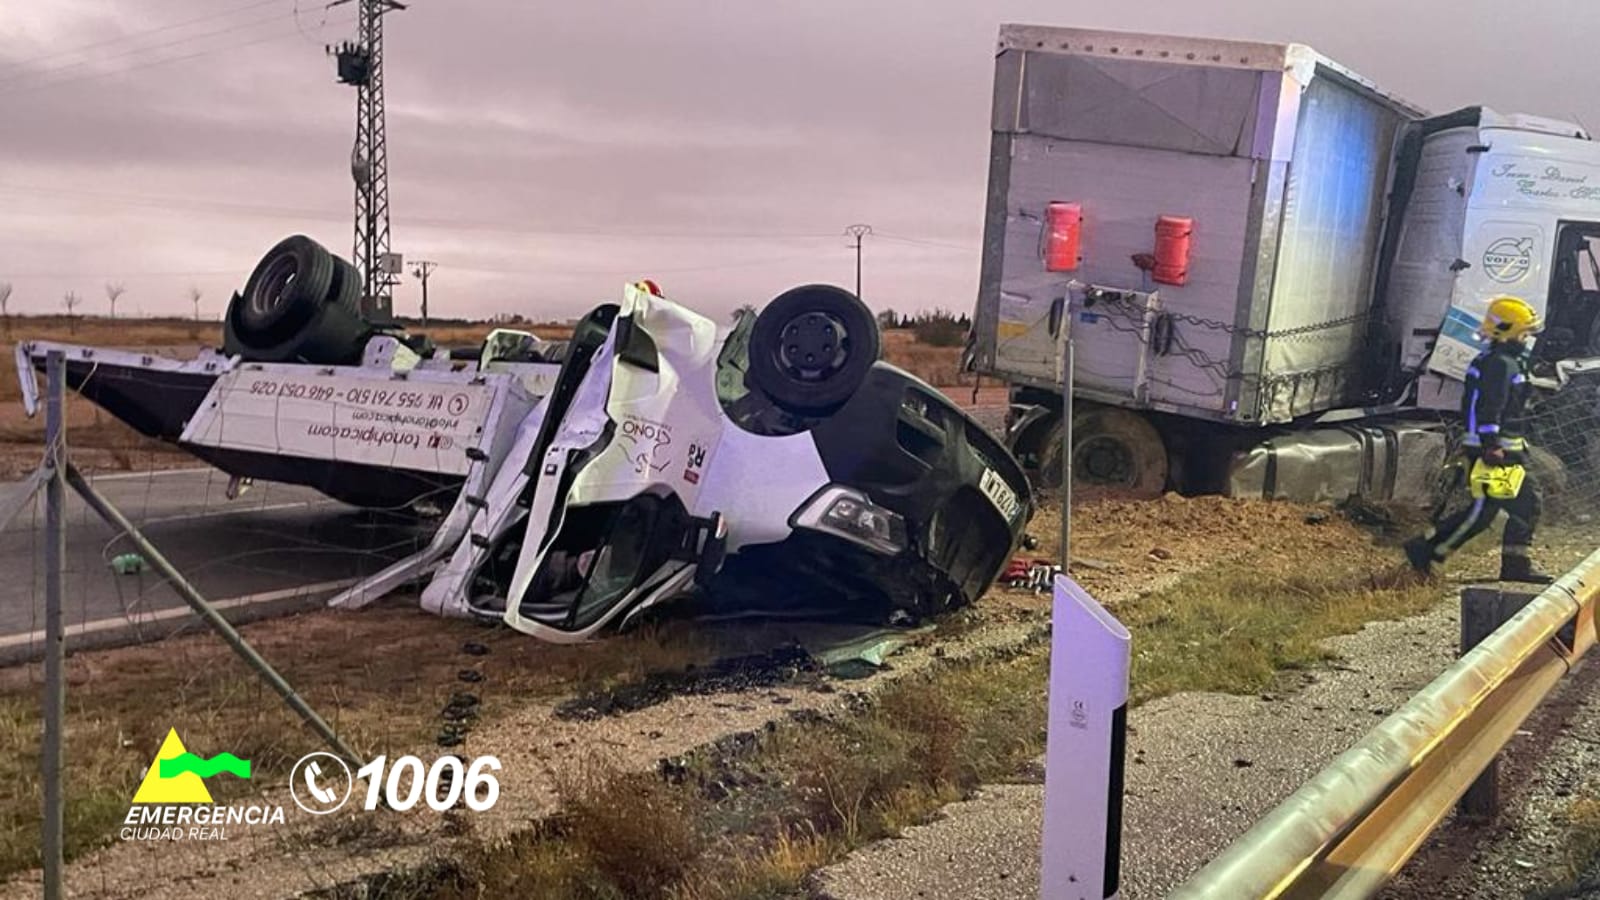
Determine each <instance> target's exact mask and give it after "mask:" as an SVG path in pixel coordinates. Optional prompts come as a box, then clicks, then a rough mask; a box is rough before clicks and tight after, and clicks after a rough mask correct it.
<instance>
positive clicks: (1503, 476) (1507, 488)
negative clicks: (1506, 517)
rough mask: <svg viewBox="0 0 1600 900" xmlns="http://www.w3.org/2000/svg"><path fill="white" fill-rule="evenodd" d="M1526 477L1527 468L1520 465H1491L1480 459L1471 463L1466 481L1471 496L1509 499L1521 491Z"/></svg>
mask: <svg viewBox="0 0 1600 900" xmlns="http://www.w3.org/2000/svg"><path fill="white" fill-rule="evenodd" d="M1527 477H1528V470H1527V469H1525V468H1523V467H1522V466H1520V465H1505V466H1491V465H1489V464H1488V463H1485V462H1484V461H1483V460H1481V459H1480V460H1478V461H1477V462H1475V463H1473V464H1472V474H1471V475H1470V476H1469V477H1468V481H1469V482H1470V483H1471V484H1472V496H1473V497H1476V498H1483V497H1488V498H1490V499H1492V500H1510V499H1511V498H1513V497H1515V496H1517V494H1519V493H1521V492H1522V482H1523V480H1524V479H1526V478H1527Z"/></svg>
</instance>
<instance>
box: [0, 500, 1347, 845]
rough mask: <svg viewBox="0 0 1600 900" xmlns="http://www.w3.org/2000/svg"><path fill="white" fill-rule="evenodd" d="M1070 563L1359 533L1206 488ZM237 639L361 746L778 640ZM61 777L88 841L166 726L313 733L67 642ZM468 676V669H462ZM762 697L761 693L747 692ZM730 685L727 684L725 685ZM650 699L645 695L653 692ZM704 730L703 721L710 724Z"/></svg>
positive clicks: (295, 621)
mask: <svg viewBox="0 0 1600 900" xmlns="http://www.w3.org/2000/svg"><path fill="white" fill-rule="evenodd" d="M1058 522H1059V518H1058V516H1057V515H1056V513H1055V511H1054V510H1053V509H1050V508H1045V509H1043V510H1041V511H1040V513H1039V515H1038V516H1037V517H1036V519H1035V521H1034V523H1033V525H1032V527H1031V528H1030V532H1031V533H1032V534H1033V536H1034V537H1035V538H1036V539H1037V540H1038V541H1039V543H1040V547H1039V550H1038V551H1035V552H1033V553H1031V554H1028V555H1030V556H1036V557H1038V558H1041V559H1046V558H1051V557H1053V556H1054V542H1055V535H1056V533H1057V530H1058V527H1059V526H1058ZM1074 524H1075V537H1074V547H1075V551H1074V561H1075V564H1074V574H1075V576H1076V577H1077V578H1078V579H1079V580H1080V582H1082V583H1083V584H1084V585H1085V586H1086V587H1087V588H1089V589H1090V590H1091V591H1093V592H1096V593H1097V594H1098V595H1100V596H1103V597H1105V598H1107V600H1108V601H1114V602H1130V601H1132V600H1134V599H1136V598H1137V597H1138V596H1140V595H1141V594H1142V593H1147V592H1149V591H1153V590H1157V589H1160V588H1161V587H1163V586H1165V585H1167V584H1170V583H1172V582H1174V581H1176V580H1179V579H1181V578H1183V577H1184V576H1185V575H1186V574H1187V573H1192V572H1195V571H1199V570H1203V569H1205V568H1207V567H1209V566H1212V565H1214V564H1216V563H1218V562H1220V561H1225V560H1236V559H1240V558H1247V557H1253V556H1259V558H1260V560H1261V563H1262V565H1266V566H1281V567H1293V566H1296V565H1305V564H1306V561H1307V560H1320V561H1323V562H1330V563H1331V562H1332V561H1335V560H1350V559H1357V558H1360V557H1361V556H1362V554H1371V553H1372V552H1373V544H1372V542H1371V539H1370V537H1368V536H1367V535H1366V534H1365V533H1363V532H1362V531H1361V530H1360V529H1358V528H1356V527H1355V526H1353V525H1352V524H1350V523H1349V522H1348V521H1347V520H1345V519H1343V518H1340V517H1337V516H1329V515H1328V514H1327V512H1326V511H1325V510H1317V509H1313V508H1308V507H1300V506H1295V505H1291V504H1269V503H1260V502H1250V501H1237V500H1227V499H1224V498H1217V497H1207V498H1194V499H1185V498H1182V497H1177V496H1171V497H1169V498H1167V499H1164V500H1160V501H1155V502H1147V503H1137V502H1129V501H1099V502H1091V503H1086V504H1084V505H1082V506H1081V507H1080V508H1079V509H1078V510H1077V515H1076V516H1075V522H1074ZM1047 610H1048V598H1047V597H1042V596H1040V595H1036V594H1033V593H1031V592H1027V591H1021V590H1008V589H997V590H994V591H991V592H990V594H989V595H988V596H987V597H985V598H984V599H983V600H982V601H980V603H979V604H977V605H976V606H975V607H974V608H971V609H968V610H963V611H959V612H957V613H955V614H953V615H951V616H950V617H948V618H947V619H946V620H945V621H944V622H942V623H941V624H940V631H939V632H938V633H937V634H936V635H935V637H934V638H932V640H935V641H937V640H941V639H944V638H941V637H940V635H946V636H955V635H960V634H964V633H969V632H974V631H983V630H993V629H996V628H1003V627H1009V626H1010V625H1012V624H1022V625H1028V624H1029V623H1037V622H1040V621H1042V619H1043V617H1044V616H1045V615H1046V613H1047ZM244 633H245V635H246V637H247V638H248V639H249V640H250V641H251V642H252V643H253V644H255V645H256V646H257V647H258V649H260V651H261V652H262V653H263V655H264V656H266V658H267V659H269V660H270V661H272V662H273V663H274V664H275V665H277V666H279V667H280V668H281V669H282V670H283V672H284V673H285V675H286V676H287V677H289V678H290V679H291V681H292V682H293V683H294V684H295V685H296V686H297V688H299V689H300V690H301V691H303V692H304V693H305V694H306V696H307V697H308V698H309V699H310V700H311V701H312V702H313V704H314V705H316V706H317V707H318V708H319V709H321V710H322V711H323V712H324V714H325V715H326V716H328V717H330V719H331V720H332V721H333V722H334V723H335V724H336V725H337V726H338V727H339V728H340V729H341V730H342V731H344V732H345V733H347V734H349V735H350V736H351V740H352V741H354V742H355V744H356V746H357V748H358V750H360V751H362V752H364V753H371V754H374V755H375V754H377V753H384V752H388V753H395V752H399V751H402V750H404V749H406V748H415V747H416V746H417V745H419V744H426V743H429V742H437V741H438V740H439V739H440V738H448V736H449V732H450V730H451V727H452V726H451V725H450V717H449V716H448V715H447V711H448V709H449V708H450V706H451V704H452V703H453V702H454V701H456V700H459V696H458V695H461V694H463V693H467V694H471V695H473V696H474V697H475V698H476V699H475V700H474V701H473V704H472V705H473V710H472V712H473V717H472V718H473V721H472V725H471V727H472V728H474V729H482V728H485V727H492V726H493V725H494V723H495V722H497V721H498V720H499V719H500V718H501V717H503V716H506V715H513V714H516V713H517V711H519V710H527V709H540V708H553V707H555V706H559V705H560V704H561V703H562V702H563V701H564V700H570V699H572V698H574V697H578V696H583V695H590V694H594V693H595V692H597V691H609V690H614V689H615V688H617V687H618V686H625V685H628V684H633V683H638V682H641V681H642V680H646V679H656V678H658V677H660V676H661V675H663V674H670V673H673V672H680V673H681V672H692V671H696V670H697V669H703V668H704V667H705V666H706V665H707V664H708V663H710V662H711V661H713V660H717V659H726V658H730V657H732V658H759V657H761V656H762V655H763V654H769V653H772V652H773V651H775V650H776V649H778V648H782V647H784V646H789V645H792V641H793V633H792V632H791V630H790V626H789V625H788V624H786V623H773V624H770V625H749V624H740V623H733V624H729V625H725V626H719V627H716V628H707V627H705V626H702V625H697V624H695V623H691V622H684V621H678V622H668V623H665V624H663V625H661V626H658V627H656V628H651V629H647V630H644V631H640V632H634V633H631V634H628V635H624V636H622V637H619V638H615V639H612V640H609V641H606V642H604V643H601V644H594V645H584V646H576V647H563V646H555V645H549V644H544V643H541V642H538V641H535V640H532V639H529V638H526V637H523V636H521V635H516V634H513V633H510V632H507V631H504V630H499V629H487V628H484V627H482V626H479V625H475V624H471V623H463V622H457V621H446V620H440V619H437V618H434V617H431V616H428V615H425V614H423V613H421V612H420V611H418V610H417V609H415V608H414V607H412V606H410V605H409V601H408V600H407V599H405V598H396V599H395V600H394V601H393V602H391V603H388V604H385V605H384V606H382V607H380V608H375V609H371V610H368V611H365V612H361V613H349V612H337V611H324V612H316V613H310V614H306V615H301V616H295V617H292V618H288V619H282V620H277V621H269V622H262V623H257V624H254V625H250V626H247V627H245V629H244ZM69 677H70V679H71V684H70V687H69V697H70V699H71V707H72V712H71V714H70V717H69V718H70V724H69V730H70V732H71V735H72V738H71V744H72V746H73V753H72V754H71V756H70V759H69V772H70V773H71V774H72V775H73V777H72V779H71V780H72V782H73V783H74V785H75V788H74V790H73V792H72V794H71V798H70V799H71V800H72V801H73V803H74V809H75V810H76V815H75V817H74V818H75V821H76V822H77V823H78V832H77V834H76V839H75V841H74V847H77V848H81V849H84V850H87V849H88V848H90V847H93V846H95V845H97V844H98V843H100V842H101V841H102V840H104V838H105V835H106V834H107V833H108V832H107V831H106V830H105V829H106V828H107V827H108V826H109V825H110V824H112V823H114V822H115V820H116V819H117V817H119V816H120V815H121V814H122V813H123V812H125V809H126V803H127V797H128V796H130V795H131V794H130V792H131V790H132V788H133V786H134V785H135V783H136V781H137V778H138V775H139V772H140V771H141V769H142V766H143V764H144V763H145V762H146V761H147V760H148V758H149V757H150V756H151V755H153V753H154V751H155V749H156V748H157V746H159V744H160V741H161V738H162V736H163V735H164V734H165V731H166V729H167V727H169V726H170V725H172V724H175V723H180V722H181V723H185V730H184V737H185V740H187V741H192V742H193V743H195V744H196V745H198V746H209V747H227V748H230V749H231V750H233V752H235V753H238V754H240V755H242V756H244V757H245V758H251V759H253V760H256V765H257V766H259V767H260V768H259V770H260V771H261V772H262V773H263V778H264V779H266V780H267V781H269V782H270V781H279V780H281V779H282V778H283V777H285V776H286V775H287V767H288V766H289V765H291V764H292V763H293V761H294V760H295V759H296V758H298V757H299V756H300V755H301V754H303V753H305V752H309V751H310V750H312V749H316V747H315V741H314V739H313V738H312V737H311V736H310V735H309V734H307V733H305V731H304V729H302V728H300V727H299V726H298V725H297V723H296V722H295V721H294V720H293V719H292V718H291V717H290V716H289V715H288V714H287V713H286V712H285V711H284V710H283V708H282V707H281V705H280V704H279V703H278V702H277V700H276V698H274V697H273V696H272V695H271V694H270V693H269V692H267V691H265V690H264V689H263V688H262V687H261V686H260V685H259V683H257V682H256V681H255V680H254V679H253V677H252V676H251V675H250V674H249V673H248V672H247V671H246V670H245V669H244V668H243V667H242V666H240V665H239V664H238V662H237V661H236V660H235V659H233V658H232V656H231V654H230V653H229V651H228V650H227V649H226V648H225V647H224V646H223V645H222V644H221V643H220V642H219V641H217V640H216V639H215V638H213V637H212V636H211V635H209V634H205V633H201V634H194V635H191V636H188V637H181V638H177V639H174V640H169V641H166V642H163V643H161V644H158V645H152V646H145V647H130V648H123V649H117V650H108V651H96V652H87V653H79V654H74V655H73V656H72V658H71V660H70V663H69ZM38 679H39V671H38V669H37V667H36V666H29V667H16V668H12V669H9V670H0V711H3V712H4V715H3V721H4V722H5V723H6V724H7V726H8V727H6V728H5V729H4V734H3V735H0V740H3V744H4V745H5V752H4V753H0V758H3V759H5V760H6V761H7V762H6V763H5V764H3V765H0V775H3V776H9V777H0V785H9V787H6V788H0V809H6V810H11V811H12V812H11V813H10V814H9V815H7V816H5V817H4V819H5V821H0V862H3V863H4V864H5V868H8V869H12V870H15V868H16V867H17V866H19V865H21V866H23V867H26V865H27V861H28V858H29V855H30V853H31V852H32V850H33V848H34V847H36V844H35V843H34V841H35V836H36V834H37V832H36V830H35V829H36V827H37V820H36V813H35V811H36V810H37V809H38V801H37V796H36V794H37V790H38V782H37V777H36V775H35V774H34V773H35V766H36V760H37V757H36V753H37V747H36V741H37V735H38V727H39V726H38V721H37V711H36V710H37V697H38V694H37V691H38V684H39V681H38ZM467 679H471V680H467ZM757 693H759V691H758V692H757ZM740 694H741V691H739V690H738V689H734V690H733V696H735V697H737V696H739V695H740ZM655 699H660V698H653V700H652V702H654V700H655ZM707 724H711V723H709V722H708V723H707Z"/></svg>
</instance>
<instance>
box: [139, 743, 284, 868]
mask: <svg viewBox="0 0 1600 900" xmlns="http://www.w3.org/2000/svg"><path fill="white" fill-rule="evenodd" d="M250 774H251V769H250V760H248V759H240V758H239V757H237V756H235V755H233V754H232V753H229V752H226V751H223V752H221V753H217V754H216V755H214V756H211V757H202V756H200V755H198V754H195V753H192V752H190V751H189V749H188V748H187V747H185V746H184V744H183V738H181V737H179V736H178V729H176V728H169V729H167V737H166V739H165V740H163V741H162V742H161V749H160V750H157V751H156V756H155V759H153V760H151V761H150V768H149V770H147V771H146V772H145V774H144V779H143V780H141V781H140V782H139V789H138V790H137V791H135V792H134V794H133V802H132V803H131V804H129V806H128V814H127V816H125V817H124V818H123V820H122V825H123V828H122V832H121V837H122V839H123V840H125V841H182V840H193V841H217V840H226V839H227V837H228V831H227V830H228V827H229V826H240V825H273V824H281V823H282V822H283V807H281V806H277V805H273V804H265V803H250V804H238V805H232V806H222V805H219V804H217V803H216V802H215V801H213V800H212V798H211V791H210V789H209V788H207V787H206V779H208V778H216V777H221V776H231V777H233V778H238V779H240V780H244V781H248V780H250Z"/></svg>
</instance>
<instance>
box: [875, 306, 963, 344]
mask: <svg viewBox="0 0 1600 900" xmlns="http://www.w3.org/2000/svg"><path fill="white" fill-rule="evenodd" d="M878 327H879V328H882V329H883V330H885V331H888V330H890V329H893V328H905V329H910V331H911V333H912V334H914V335H916V338H917V342H918V343H922V344H928V345H929V346H933V347H959V346H961V345H962V344H964V343H966V340H967V331H968V330H969V329H971V328H972V318H971V317H970V316H968V315H967V314H966V313H962V314H961V315H959V316H958V315H956V314H955V313H953V312H950V311H949V310H947V309H934V310H924V311H923V312H919V313H917V314H916V315H914V316H913V315H906V316H903V315H900V314H899V313H897V312H895V311H894V310H892V309H886V310H883V311H882V312H880V313H878Z"/></svg>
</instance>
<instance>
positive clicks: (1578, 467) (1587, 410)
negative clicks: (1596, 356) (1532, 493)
mask: <svg viewBox="0 0 1600 900" xmlns="http://www.w3.org/2000/svg"><path fill="white" fill-rule="evenodd" d="M1526 427H1527V434H1528V440H1529V443H1530V444H1531V445H1532V447H1533V450H1532V453H1531V455H1532V456H1533V462H1534V467H1533V470H1534V474H1535V476H1536V477H1537V478H1538V479H1539V481H1540V488H1541V490H1542V492H1543V494H1544V497H1545V503H1546V508H1547V510H1548V512H1549V513H1550V514H1551V515H1553V516H1555V517H1558V518H1560V519H1564V520H1568V521H1575V522H1578V523H1581V524H1587V523H1589V522H1590V521H1592V519H1593V517H1594V516H1595V515H1596V514H1597V513H1600V373H1595V374H1590V375H1580V376H1578V377H1575V378H1572V379H1571V380H1569V381H1568V382H1567V383H1566V384H1565V385H1563V386H1562V387H1561V389H1560V390H1558V391H1555V392H1551V393H1546V392H1538V393H1536V394H1535V396H1534V398H1533V400H1532V401H1531V402H1530V403H1529V406H1528V414H1527V426H1526Z"/></svg>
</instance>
